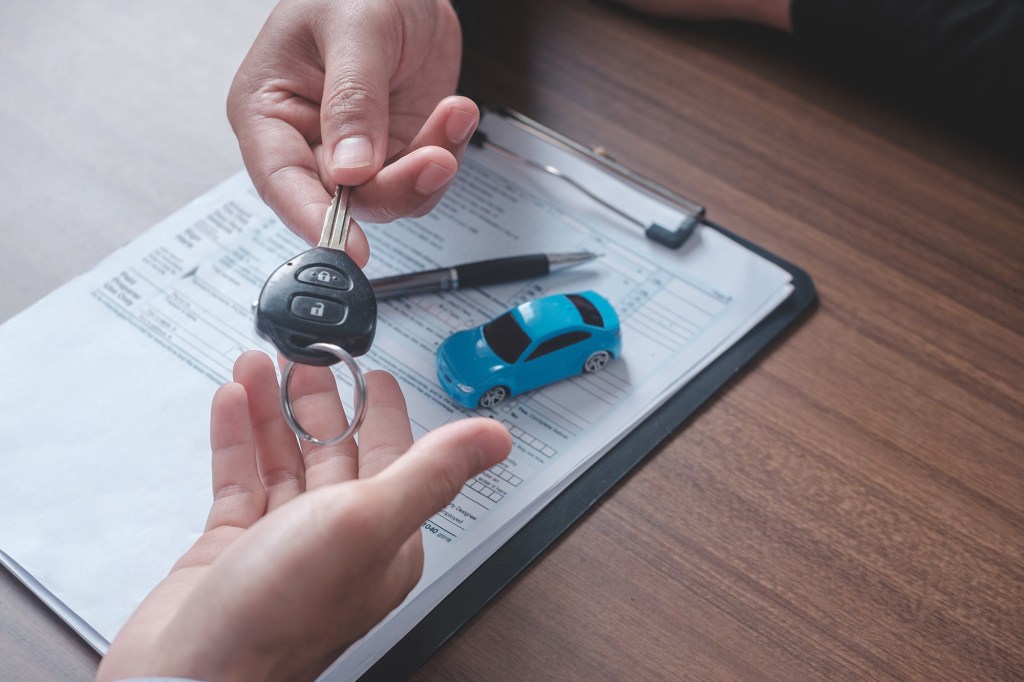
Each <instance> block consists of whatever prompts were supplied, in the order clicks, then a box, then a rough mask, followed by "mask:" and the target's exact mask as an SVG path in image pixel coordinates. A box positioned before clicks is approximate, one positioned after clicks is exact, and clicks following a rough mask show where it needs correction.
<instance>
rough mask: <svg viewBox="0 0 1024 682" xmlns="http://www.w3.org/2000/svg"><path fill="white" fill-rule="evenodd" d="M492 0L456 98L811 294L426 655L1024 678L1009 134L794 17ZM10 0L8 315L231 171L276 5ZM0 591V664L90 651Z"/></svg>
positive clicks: (712, 670)
mask: <svg viewBox="0 0 1024 682" xmlns="http://www.w3.org/2000/svg"><path fill="white" fill-rule="evenodd" d="M507 4H508V5H511V7H498V8H493V9H491V10H489V11H488V12H486V13H485V15H484V16H482V17H480V18H479V22H478V27H477V30H478V32H477V33H476V34H475V35H474V36H473V37H472V38H471V39H470V41H469V46H468V50H467V58H466V68H465V72H464V82H463V86H462V89H463V91H464V92H465V93H466V94H469V95H471V96H474V97H476V98H478V99H479V100H480V101H481V102H483V103H494V104H504V105H508V106H511V107H513V108H515V109H518V110H520V111H522V112H523V113H525V114H527V115H529V116H531V117H533V118H535V119H537V120H539V121H541V122H542V123H544V124H546V125H548V126H550V127H553V128H555V129H556V130H559V131H561V132H563V133H565V134H568V135H570V136H572V137H575V138H577V139H579V140H581V141H584V142H588V143H590V142H592V143H599V144H602V145H604V146H605V148H606V149H607V150H608V151H609V153H611V154H612V155H613V156H614V157H616V158H617V159H618V160H620V161H621V162H623V163H625V164H627V165H629V166H631V167H633V168H634V169H635V170H637V171H639V172H641V173H643V174H645V175H649V176H651V177H654V178H658V179H659V180H661V181H662V182H663V183H664V184H666V185H668V186H669V187H672V188H674V189H677V190H679V191H680V192H682V193H684V194H687V195H689V196H691V197H693V198H695V199H696V200H698V201H700V202H701V203H703V204H704V205H706V206H707V208H708V212H709V215H710V217H711V218H712V219H714V220H716V221H718V222H720V223H722V224H724V225H726V226H728V227H729V228H731V229H732V230H734V231H736V232H738V233H739V234H741V235H743V236H744V237H747V238H749V239H751V240H753V241H754V242H757V243H759V244H761V245H763V246H765V247H766V248H768V249H769V250H771V251H774V252H776V253H777V254H779V255H780V256H782V257H783V258H786V259H787V260H790V261H792V262H794V263H796V264H798V265H800V266H802V267H804V268H805V269H806V270H807V271H808V272H810V273H811V275H812V276H813V277H814V278H815V281H816V284H817V286H818V290H819V294H820V297H821V303H820V306H819V307H818V309H817V311H816V312H815V313H814V314H813V315H812V316H810V318H809V319H807V320H806V321H805V323H804V324H803V325H802V326H801V327H799V328H798V329H797V330H796V331H795V332H794V333H792V334H791V335H789V336H788V338H786V339H785V340H784V341H783V342H782V343H780V344H778V345H776V346H775V347H774V348H773V349H772V350H771V351H770V352H769V353H767V354H766V355H765V356H764V357H763V358H762V359H761V361H760V362H759V363H758V364H757V366H756V367H755V368H754V369H753V370H752V371H750V372H747V373H746V374H745V375H744V376H742V377H740V378H739V379H738V380H737V381H736V382H734V383H733V384H732V385H731V386H730V387H729V388H728V389H727V390H726V391H725V392H724V393H722V394H721V395H720V396H719V397H718V398H717V399H716V400H714V401H713V402H712V403H711V404H709V405H707V407H706V408H705V409H703V410H702V411H701V412H700V413H699V414H698V416H697V418H696V419H695V420H693V421H692V422H691V423H689V424H687V425H686V426H685V427H683V428H681V429H679V430H678V431H677V432H676V433H675V434H673V435H672V437H671V438H670V439H669V441H668V442H667V443H665V445H664V446H663V447H662V448H661V449H660V450H659V451H658V452H656V453H655V454H654V455H653V456H652V457H651V458H650V459H649V460H648V461H647V462H646V463H645V464H644V465H643V466H642V467H641V468H640V469H639V470H637V471H636V472H635V473H634V474H633V475H632V476H630V477H629V478H628V479H627V480H626V481H625V482H624V484H622V485H621V486H619V487H618V488H617V489H616V490H615V491H614V492H613V493H612V494H611V495H610V496H609V497H608V498H606V499H605V501H604V502H603V503H602V504H600V505H599V507H598V508H596V509H595V510H594V511H593V512H592V513H590V514H589V515H587V516H586V517H585V519H584V520H583V521H582V522H581V523H579V524H578V525H577V526H576V527H575V528H574V529H573V530H572V531H571V532H570V533H568V534H567V535H566V536H565V537H563V539H562V540H561V541H560V542H558V543H557V544H556V545H555V546H554V547H553V548H552V549H551V550H550V551H549V552H547V553H546V554H545V555H544V556H543V557H541V559H540V560H539V561H537V562H536V563H535V564H534V565H533V566H532V567H531V568H529V569H528V570H527V571H526V572H525V573H524V574H523V575H522V576H521V577H520V578H519V579H518V580H516V582H515V583H514V584H512V585H511V586H510V587H509V588H508V589H507V590H506V591H505V592H504V593H503V594H502V595H501V596H500V597H499V598H498V599H497V600H496V601H495V602H494V603H492V604H491V605H490V606H489V607H488V608H487V609H485V610H484V611H483V612H482V613H481V614H480V615H479V616H478V617H477V618H475V619H474V620H473V621H472V622H471V624H470V625H469V626H468V627H466V628H464V629H463V630H462V631H461V632H460V633H459V634H458V635H457V636H456V637H454V638H453V640H452V641H450V642H449V643H448V644H447V645H446V646H445V647H444V648H443V649H442V650H441V651H440V652H439V653H438V654H436V655H435V656H434V657H433V658H432V659H431V660H430V661H429V662H428V663H427V664H426V665H425V666H424V667H423V668H422V669H421V671H420V672H419V673H418V674H417V676H416V677H417V679H424V680H428V679H438V680H442V679H443V680H448V679H492V680H494V679H516V680H519V679H686V678H690V679H735V678H740V679H763V678H776V679H814V678H828V679H834V678H848V679H865V678H869V679H873V678H918V679H935V678H945V679H965V678H990V679H1006V678H1020V677H1021V676H1024V616H1022V614H1024V561H1022V554H1024V464H1022V459H1024V457H1022V456H1024V388H1022V386H1024V313H1022V310H1024V239H1022V237H1024V170H1022V164H1021V163H1020V160H1019V159H1018V160H1015V159H1012V158H1010V157H1009V156H1008V155H1005V154H1001V153H1000V152H999V151H998V150H995V151H993V150H989V149H986V148H984V147H982V146H980V145H978V144H977V143H975V142H972V141H971V140H970V139H967V138H964V137H957V136H956V134H954V133H952V132H950V131H948V130H945V129H944V128H943V127H942V126H940V125H939V124H937V123H935V122H933V121H931V120H930V119H928V118H925V117H923V116H921V115H920V114H916V113H912V112H908V111H905V110H904V109H903V107H901V106H898V105H895V104H893V103H891V102H888V101H885V100H884V99H879V98H878V97H875V96H874V95H872V94H871V93H868V92H865V91H863V90H862V89H860V88H859V87H856V86H853V85H851V84H849V83H845V82H843V81H842V80H841V79H836V78H834V77H832V76H831V75H830V74H828V73H827V72H825V71H823V70H821V69H818V68H816V67H813V66H810V65H808V63H807V62H806V61H805V60H804V59H802V58H801V56H800V55H799V54H798V53H797V51H795V50H794V49H793V48H792V46H791V44H790V43H789V42H788V41H786V40H784V39H781V38H782V37H781V36H780V37H776V36H772V35H768V34H766V33H764V32H759V31H747V30H744V29H738V28H736V27H720V26H719V27H715V26H711V27H709V26H688V25H682V24H672V23H667V22H656V21H650V20H646V19H644V18H642V17H638V16H635V15H631V14H628V13H624V12H620V11H617V10H615V9H614V8H612V7H608V6H605V5H602V4H594V3H591V2H587V1H586V0H563V1H562V2H557V3H547V4H546V5H545V4H544V3H507ZM8 5H11V6H7V5H5V6H4V8H3V9H2V10H0V43H2V44H3V45H4V46H5V47H4V49H3V50H2V51H0V66H2V67H3V72H4V74H5V77H6V78H5V81H6V84H5V94H4V98H3V100H2V103H0V136H2V142H3V144H2V146H0V149H3V154H4V162H3V164H2V167H0V188H2V189H0V192H2V193H3V206H4V215H5V235H6V236H5V240H4V245H5V249H4V251H5V253H4V267H3V268H2V269H0V291H2V292H3V293H2V294H0V320H2V319H7V318H8V317H10V316H11V315H13V314H15V313H16V312H18V311H19V310H21V309H23V308H25V307H26V306H28V305H30V304H31V303H32V302H34V301H35V300H37V299H38V298H40V297H41V296H43V295H44V294H46V293H47V292H48V291H50V290H52V289H53V288H55V287H56V286H58V285H60V284H61V283H63V282H65V281H67V280H68V279H70V278H71V277H73V276H74V275H75V274H77V273H79V272H82V271H85V270H87V269H88V268H90V267H91V266H92V265H93V264H95V263H96V262H97V261H98V260H99V259H100V258H102V257H103V256H104V255H106V254H108V253H110V252H111V251H113V250H114V249H116V248H117V247H118V246H120V245H121V244H123V243H124V242H125V241H126V240H127V239H129V238H130V237H132V236H133V235H136V234H138V233H140V232H142V231H144V230H145V229H146V228H147V227H149V226H150V225H152V224H153V223H155V222H156V221H157V220H159V219H160V218H162V217H163V216H165V215H167V214H168V213H170V212H172V211H173V210H175V209H176V208H178V207H179V206H180V205H182V204H183V203H185V202H186V201H187V200H189V199H190V198H192V197H194V196H197V195H199V194H201V193H202V192H204V191H205V190H207V189H208V188H209V187H211V186H212V185H213V184H215V183H216V182H217V181H218V180H220V179H222V178H223V177H225V176H227V175H228V174H230V173H231V172H232V171H234V170H236V169H237V168H239V167H240V164H241V162H240V159H239V156H238V153H237V150H236V146H235V143H234V140H233V138H232V136H231V133H230V130H229V128H228V126H227V123H226V121H225V119H224V116H223V99H224V95H225V93H226V90H227V86H228V83H229V82H230V78H231V76H232V74H233V71H234V69H235V67H236V66H237V64H238V62H239V61H240V59H241V57H242V55H243V54H244V52H245V50H246V48H247V46H248V45H249V44H250V42H251V40H252V37H253V36H254V35H255V32H256V31H257V30H258V27H259V25H260V24H261V23H262V21H263V18H264V17H265V14H266V12H267V11H268V9H269V7H270V6H271V5H272V3H271V2H269V1H267V0H262V1H261V2H250V1H249V0H233V1H232V2H225V1H223V0H222V1H221V2H218V3H204V2H201V1H200V0H189V1H188V2H179V3H164V4H155V3H132V2H127V1H126V0H123V1H122V2H114V3H105V4H100V5H94V4H90V5H85V4H82V3H70V4H67V3H58V2H56V0H48V1H47V2H41V1H40V2H36V3H8ZM7 361H8V362H11V361H16V359H15V358H8V359H7ZM0 603H2V608H0V678H2V679H18V680H56V679H70V680H84V679H88V678H89V677H90V676H91V675H92V673H93V671H94V669H95V664H96V657H95V655H94V654H92V653H91V651H90V650H89V649H88V648H87V647H86V646H85V645H84V644H82V643H81V642H80V641H79V640H78V639H77V638H76V636H75V635H73V634H72V633H71V632H70V631H69V630H68V629H67V628H65V627H64V626H63V625H62V623H60V622H59V621H58V620H57V619H56V617H55V616H53V615H51V614H50V613H49V612H48V611H47V610H46V609H45V608H44V607H43V606H41V605H40V604H39V603H38V602H37V601H36V600H35V598H34V597H33V596H32V595H30V594H29V593H28V592H27V591H26V590H24V589H23V588H22V587H21V586H20V585H19V584H18V583H16V582H15V581H14V580H13V579H12V578H11V577H10V576H8V575H6V574H3V575H0Z"/></svg>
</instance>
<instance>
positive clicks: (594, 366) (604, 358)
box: [583, 350, 612, 374]
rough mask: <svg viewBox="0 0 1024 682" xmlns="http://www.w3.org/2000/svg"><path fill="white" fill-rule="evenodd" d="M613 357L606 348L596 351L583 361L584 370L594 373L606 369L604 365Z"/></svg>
mask: <svg viewBox="0 0 1024 682" xmlns="http://www.w3.org/2000/svg"><path fill="white" fill-rule="evenodd" d="M611 359H612V354H611V353H609V352H608V351H606V350H598V351H594V352H593V353H591V354H590V357H588V358H587V360H586V362H584V363H583V371H584V372H586V373H587V374H593V373H594V372H599V371H601V370H602V369H604V366H605V365H607V364H608V362H609V361H610V360H611Z"/></svg>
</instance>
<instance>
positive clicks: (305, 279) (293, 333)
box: [256, 246, 377, 367]
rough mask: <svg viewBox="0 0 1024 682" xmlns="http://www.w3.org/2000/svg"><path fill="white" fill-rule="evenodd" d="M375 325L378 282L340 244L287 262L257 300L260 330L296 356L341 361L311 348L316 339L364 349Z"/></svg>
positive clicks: (314, 361)
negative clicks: (374, 288)
mask: <svg viewBox="0 0 1024 682" xmlns="http://www.w3.org/2000/svg"><path fill="white" fill-rule="evenodd" d="M376 329H377V299H376V297H375V296H374V293H373V287H372V286H370V281H369V280H368V279H367V278H366V275H365V274H363V271H362V269H361V268H360V267H359V266H358V265H356V263H355V261H353V260H352V259H351V258H350V257H349V256H348V254H346V253H345V252H344V251H340V250H338V249H330V248H326V247H322V246H317V247H314V248H312V249H310V250H308V251H306V252H304V253H301V254H299V255H298V256H296V257H295V258H292V259H291V260H289V261H288V262H287V263H284V264H283V265H281V266H280V267H279V268H277V270H275V271H274V272H273V273H272V274H271V275H270V277H269V278H268V279H267V282H266V284H264V285H263V290H262V291H261V292H260V297H259V299H258V300H257V301H256V331H257V332H259V334H260V336H262V337H263V338H265V339H267V340H268V341H270V342H271V343H273V344H274V346H275V347H276V348H277V349H278V350H279V351H280V352H281V353H282V354H283V355H284V356H285V357H286V358H288V359H289V360H292V361H294V362H301V363H304V364H307V365H318V366H321V367H324V366H327V365H333V364H334V363H336V362H338V358H336V357H335V356H333V355H331V354H330V353H325V352H323V351H317V350H309V349H307V348H306V346H308V345H309V344H311V343H317V342H320V343H332V344H335V345H337V346H340V347H341V348H344V349H345V350H346V351H348V352H349V354H351V355H352V356H354V357H355V356H359V355H363V354H364V353H366V352H367V351H368V350H370V345H371V344H372V343H373V335H374V332H375V331H376Z"/></svg>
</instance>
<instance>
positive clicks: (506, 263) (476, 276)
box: [455, 254, 551, 289]
mask: <svg viewBox="0 0 1024 682" xmlns="http://www.w3.org/2000/svg"><path fill="white" fill-rule="evenodd" d="M455 270H456V271H457V272H458V273H459V288H460V289H465V288H466V287H485V286H488V285H491V284H504V283H505V282H515V281H518V280H521V279H532V278H534V277H543V276H544V275H546V274H548V273H549V272H550V271H551V264H550V263H549V261H548V257H547V256H546V255H545V254H531V255H528V256H512V257H510V258H495V259H493V260H485V261H480V262H478V263H467V264H466V265H459V266H456V268H455Z"/></svg>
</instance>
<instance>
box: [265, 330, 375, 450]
mask: <svg viewBox="0 0 1024 682" xmlns="http://www.w3.org/2000/svg"><path fill="white" fill-rule="evenodd" d="M307 348H312V349H314V350H322V351H324V352H325V353H330V354H331V355H333V356H334V357H336V358H338V359H339V360H341V361H342V362H344V363H345V364H346V365H347V366H348V369H349V371H350V372H352V379H353V380H354V381H355V384H356V385H355V389H354V391H353V393H354V395H353V399H352V419H351V420H350V421H349V424H348V428H347V429H345V430H344V431H343V432H342V433H341V434H339V435H337V436H335V437H334V438H328V439H326V440H321V439H319V438H317V437H315V436H313V435H312V434H311V433H309V432H308V431H306V429H304V428H302V426H301V425H300V424H299V421H298V420H297V419H296V418H295V414H294V413H293V412H292V402H291V398H290V397H289V395H288V387H289V386H291V383H292V370H294V369H295V365H296V364H297V363H295V362H292V361H291V360H289V361H288V364H286V365H285V366H284V372H283V373H282V375H281V408H282V410H283V411H284V419H285V421H286V422H288V426H290V427H291V429H292V431H294V432H295V435H296V436H298V437H299V438H301V439H303V440H308V441H309V442H310V443H314V444H316V445H334V444H335V443H340V442H341V441H343V440H346V439H348V438H351V437H352V436H354V435H355V433H356V430H357V429H358V428H359V425H360V423H362V421H363V413H365V412H366V379H365V378H363V372H362V370H360V369H359V365H357V364H356V361H355V359H354V358H353V357H352V356H351V355H349V353H348V351H346V350H345V349H344V348H342V347H341V346H336V345H334V344H333V343H311V344H309V345H308V346H307Z"/></svg>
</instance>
